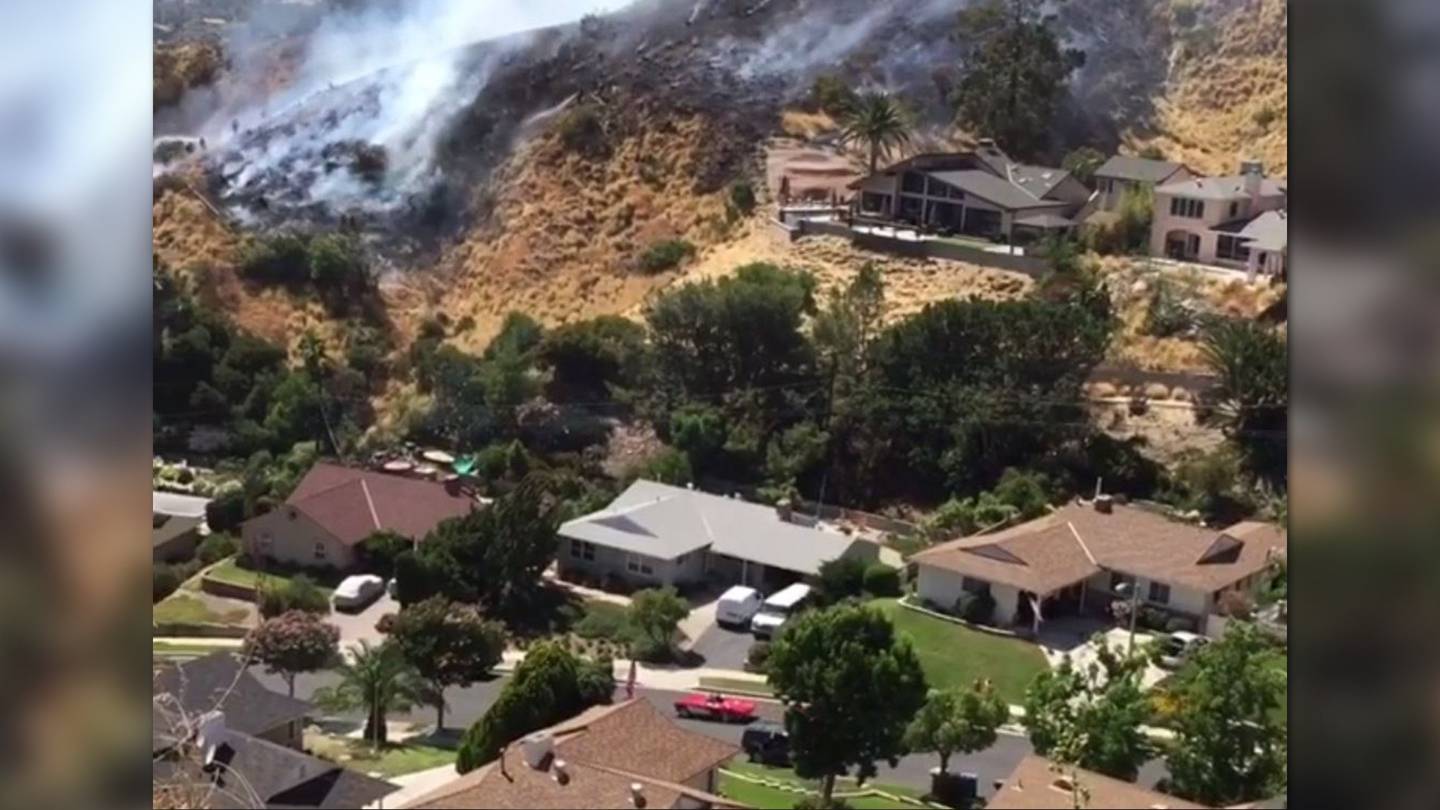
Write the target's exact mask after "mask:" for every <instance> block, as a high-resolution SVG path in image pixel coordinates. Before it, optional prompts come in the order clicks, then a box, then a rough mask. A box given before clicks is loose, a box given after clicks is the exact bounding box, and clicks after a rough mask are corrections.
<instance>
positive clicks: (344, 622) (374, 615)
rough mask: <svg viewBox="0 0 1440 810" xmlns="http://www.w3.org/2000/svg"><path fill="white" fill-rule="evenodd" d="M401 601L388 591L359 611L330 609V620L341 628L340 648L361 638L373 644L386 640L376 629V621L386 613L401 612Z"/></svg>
mask: <svg viewBox="0 0 1440 810" xmlns="http://www.w3.org/2000/svg"><path fill="white" fill-rule="evenodd" d="M399 612H400V603H399V602H396V601H395V600H394V599H393V598H392V597H391V596H390V594H388V593H382V594H381V595H380V598H379V599H376V600H375V601H374V602H371V603H370V604H369V605H368V606H366V608H365V609H364V610H362V611H360V612H359V613H350V612H348V611H343V610H334V609H333V608H332V609H331V611H330V617H329V619H328V621H329V622H330V623H331V624H333V625H335V626H336V627H338V628H340V649H341V650H345V649H346V648H348V647H350V646H352V645H354V644H355V643H356V642H359V641H361V640H364V641H368V642H370V643H371V644H379V643H380V642H381V641H384V640H385V636H384V635H382V634H381V633H380V631H379V630H376V629H375V623H376V622H378V621H380V617H381V616H384V615H385V614H386V613H399Z"/></svg>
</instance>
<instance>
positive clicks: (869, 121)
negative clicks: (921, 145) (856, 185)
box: [840, 92, 910, 174]
mask: <svg viewBox="0 0 1440 810" xmlns="http://www.w3.org/2000/svg"><path fill="white" fill-rule="evenodd" d="M840 140H841V141H842V142H843V143H847V144H865V145H866V146H867V147H869V149H870V173H871V174H874V173H875V168H876V165H877V164H878V163H879V162H880V155H881V154H885V155H889V154H890V151H891V150H892V149H898V148H900V147H901V146H904V145H905V144H907V143H909V142H910V117H909V115H908V114H907V113H906V112H905V109H904V107H902V106H901V105H900V102H899V101H897V100H896V99H895V98H893V97H892V96H891V95H890V94H889V93H884V92H870V93H861V94H860V95H858V96H856V97H855V100H854V101H853V102H851V103H850V104H849V105H848V106H847V107H846V109H845V113H844V115H843V116H842V119H841V129H840Z"/></svg>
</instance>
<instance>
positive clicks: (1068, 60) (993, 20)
mask: <svg viewBox="0 0 1440 810" xmlns="http://www.w3.org/2000/svg"><path fill="white" fill-rule="evenodd" d="M1052 21H1053V15H1042V13H1041V11H1040V4H1039V3H1038V2H1035V0H987V2H982V3H977V4H974V5H971V6H969V7H967V8H966V9H964V10H963V11H961V12H960V39H961V41H962V42H964V43H966V44H967V45H968V47H967V52H966V53H965V54H964V60H963V67H962V68H961V75H960V79H959V81H958V82H957V84H956V86H955V90H954V96H953V101H954V103H955V110H956V114H957V116H958V117H959V120H960V123H961V124H963V125H964V126H965V127H967V128H968V129H970V130H971V131H972V132H976V133H979V134H981V135H985V136H989V137H992V138H995V139H996V140H997V141H999V143H1000V144H1001V145H1002V146H1003V147H1004V148H1005V149H1006V150H1008V151H1010V152H1011V153H1012V154H1014V155H1016V156H1018V157H1022V158H1027V159H1028V158H1031V157H1035V156H1036V155H1038V154H1039V153H1040V152H1041V151H1043V150H1044V149H1045V147H1046V146H1047V139H1048V137H1049V133H1050V132H1051V131H1052V129H1053V126H1052V123H1053V120H1054V117H1055V112H1056V110H1057V109H1058V106H1059V102H1060V99H1061V98H1063V96H1064V94H1065V87H1066V82H1067V81H1068V80H1069V77H1070V74H1071V73H1072V72H1074V71H1075V70H1076V69H1077V68H1079V67H1080V66H1081V65H1083V64H1084V63H1085V55H1084V54H1083V53H1081V52H1080V51H1077V50H1073V49H1062V48H1061V46H1060V40H1059V38H1058V37H1057V36H1056V34H1055V31H1054V30H1053V29H1052V27H1051V23H1052Z"/></svg>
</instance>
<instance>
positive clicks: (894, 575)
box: [864, 562, 900, 596]
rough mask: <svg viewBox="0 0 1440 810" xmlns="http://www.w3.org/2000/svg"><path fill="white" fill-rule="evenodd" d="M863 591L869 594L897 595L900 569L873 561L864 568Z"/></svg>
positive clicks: (898, 593) (898, 592)
mask: <svg viewBox="0 0 1440 810" xmlns="http://www.w3.org/2000/svg"><path fill="white" fill-rule="evenodd" d="M864 583H865V584H864V588H865V593H868V594H870V595H871V596H899V595H900V569H899V568H892V567H890V566H888V565H886V564H885V563H880V562H877V563H873V564H872V565H871V566H870V567H869V568H866V569H865V577H864Z"/></svg>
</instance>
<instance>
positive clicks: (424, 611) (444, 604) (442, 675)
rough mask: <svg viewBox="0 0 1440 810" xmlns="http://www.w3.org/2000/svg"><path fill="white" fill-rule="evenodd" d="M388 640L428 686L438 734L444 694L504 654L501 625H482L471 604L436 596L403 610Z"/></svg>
mask: <svg viewBox="0 0 1440 810" xmlns="http://www.w3.org/2000/svg"><path fill="white" fill-rule="evenodd" d="M390 639H391V640H392V641H393V642H394V643H395V644H396V646H398V647H399V648H400V652H401V653H402V654H403V655H404V656H405V660H406V661H408V662H409V663H410V665H411V666H413V667H414V668H415V671H416V672H418V673H419V674H420V677H422V678H424V679H425V680H426V681H428V682H429V684H430V693H431V695H432V697H433V699H434V701H435V729H436V730H437V731H439V730H443V729H444V728H445V689H446V688H448V687H452V686H458V687H462V688H463V687H466V686H469V685H470V684H472V683H474V682H475V681H478V680H481V679H483V678H484V677H485V676H486V675H488V674H489V673H490V670H491V668H492V667H494V666H495V665H496V664H498V663H500V656H501V653H503V652H504V651H505V628H504V627H503V626H502V625H500V624H499V623H498V622H491V621H486V620H485V619H484V617H482V616H481V615H480V612H479V611H477V610H476V609H475V608H473V607H470V606H469V605H461V604H458V603H455V602H450V601H447V600H446V599H445V598H444V597H440V596H433V597H431V598H429V599H426V600H425V601H423V602H419V603H418V604H414V605H410V606H409V607H406V608H404V609H403V610H401V611H400V613H399V614H398V615H397V616H396V617H395V621H394V623H393V624H392V625H391V628H390Z"/></svg>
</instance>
